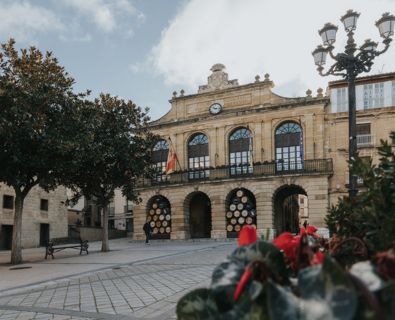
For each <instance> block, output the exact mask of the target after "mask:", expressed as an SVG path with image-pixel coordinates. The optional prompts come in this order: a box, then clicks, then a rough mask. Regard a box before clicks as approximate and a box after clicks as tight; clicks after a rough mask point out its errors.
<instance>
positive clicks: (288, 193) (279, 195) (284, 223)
mask: <svg viewBox="0 0 395 320" xmlns="http://www.w3.org/2000/svg"><path fill="white" fill-rule="evenodd" d="M306 197H307V193H306V191H305V190H304V189H303V188H302V187H300V186H298V185H284V186H281V187H279V188H278V189H277V190H276V191H275V193H274V195H273V218H274V219H273V220H274V228H275V230H276V233H277V234H280V233H282V232H292V233H297V232H299V227H300V225H301V224H302V223H303V221H301V220H302V218H303V214H302V212H301V201H302V199H303V204H304V203H305V200H304V199H306ZM306 202H307V201H306ZM303 209H306V210H307V203H306V208H305V207H304V206H303Z"/></svg>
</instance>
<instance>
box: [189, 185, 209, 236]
mask: <svg viewBox="0 0 395 320" xmlns="http://www.w3.org/2000/svg"><path fill="white" fill-rule="evenodd" d="M189 226H190V233H191V238H210V237H211V201H210V198H209V197H208V196H207V195H206V194H205V193H203V192H196V193H194V194H193V195H192V197H191V200H190V202H189Z"/></svg>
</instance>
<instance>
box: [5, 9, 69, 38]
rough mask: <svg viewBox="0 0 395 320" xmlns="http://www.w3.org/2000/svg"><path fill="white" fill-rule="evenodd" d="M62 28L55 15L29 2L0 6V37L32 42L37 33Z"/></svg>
mask: <svg viewBox="0 0 395 320" xmlns="http://www.w3.org/2000/svg"><path fill="white" fill-rule="evenodd" d="M63 28H64V26H63V23H62V22H61V21H60V20H59V19H58V18H57V17H56V16H55V14H54V13H53V12H52V11H50V10H48V9H46V8H42V7H39V6H33V5H31V4H30V3H29V2H19V3H18V2H8V1H5V2H3V3H2V4H1V9H0V30H1V37H2V38H3V37H4V38H9V37H13V38H15V39H16V40H17V41H26V40H29V41H32V39H31V38H32V36H33V35H35V34H37V33H50V32H54V31H59V30H62V29H63Z"/></svg>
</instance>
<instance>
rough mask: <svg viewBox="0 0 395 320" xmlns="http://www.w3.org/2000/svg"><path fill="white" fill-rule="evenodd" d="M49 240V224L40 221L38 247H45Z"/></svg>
mask: <svg viewBox="0 0 395 320" xmlns="http://www.w3.org/2000/svg"><path fill="white" fill-rule="evenodd" d="M48 241H49V224H48V223H40V247H46V246H47V244H48Z"/></svg>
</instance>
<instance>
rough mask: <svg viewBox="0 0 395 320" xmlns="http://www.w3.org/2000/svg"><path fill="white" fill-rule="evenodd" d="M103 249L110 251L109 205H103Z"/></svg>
mask: <svg viewBox="0 0 395 320" xmlns="http://www.w3.org/2000/svg"><path fill="white" fill-rule="evenodd" d="M101 251H102V252H107V251H110V244H109V243H108V206H107V205H106V206H104V207H103V233H102V241H101Z"/></svg>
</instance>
